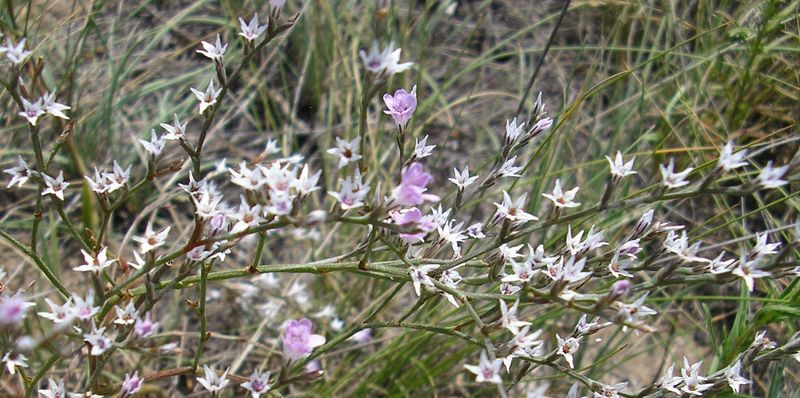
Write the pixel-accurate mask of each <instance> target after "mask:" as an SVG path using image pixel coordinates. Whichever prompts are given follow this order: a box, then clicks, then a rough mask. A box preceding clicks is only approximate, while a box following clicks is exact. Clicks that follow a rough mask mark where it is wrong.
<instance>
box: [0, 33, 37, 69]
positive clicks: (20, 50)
mask: <svg viewBox="0 0 800 398" xmlns="http://www.w3.org/2000/svg"><path fill="white" fill-rule="evenodd" d="M0 50H1V51H0V53H2V52H5V53H6V57H7V58H8V60H9V61H11V63H13V64H15V65H19V64H22V63H24V62H25V60H26V59H28V57H30V56H31V52H30V51H27V50H25V39H24V38H23V39H21V40H20V41H19V42H18V43H17V44H16V45H14V43H13V42H12V41H11V39H6V45H5V47H2V48H0Z"/></svg>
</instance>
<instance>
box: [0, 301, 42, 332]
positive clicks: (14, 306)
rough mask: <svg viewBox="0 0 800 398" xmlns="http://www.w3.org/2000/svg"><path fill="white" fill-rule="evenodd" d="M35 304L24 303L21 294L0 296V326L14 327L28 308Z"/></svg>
mask: <svg viewBox="0 0 800 398" xmlns="http://www.w3.org/2000/svg"><path fill="white" fill-rule="evenodd" d="M34 305H35V304H34V303H31V302H28V301H25V299H24V298H23V297H22V294H20V293H16V294H14V295H13V296H10V295H8V294H4V295H3V296H0V326H14V325H17V324H19V323H21V322H22V320H23V319H24V318H25V315H26V314H27V312H28V308H30V307H33V306H34Z"/></svg>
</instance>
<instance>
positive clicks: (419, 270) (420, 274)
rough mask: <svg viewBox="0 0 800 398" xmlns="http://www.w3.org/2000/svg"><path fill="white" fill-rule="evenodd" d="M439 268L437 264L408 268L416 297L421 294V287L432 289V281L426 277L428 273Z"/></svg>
mask: <svg viewBox="0 0 800 398" xmlns="http://www.w3.org/2000/svg"><path fill="white" fill-rule="evenodd" d="M437 268H439V264H423V265H420V266H414V267H408V275H409V276H411V282H413V284H414V292H415V293H417V296H419V295H420V294H422V285H425V286H428V287H430V288H434V287H435V286H436V285H434V284H433V279H431V277H430V276H428V273H429V272H431V271H433V270H435V269H437Z"/></svg>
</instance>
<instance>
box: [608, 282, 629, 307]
mask: <svg viewBox="0 0 800 398" xmlns="http://www.w3.org/2000/svg"><path fill="white" fill-rule="evenodd" d="M630 290H631V282H630V281H628V280H627V279H621V280H618V281H616V282H614V284H613V285H611V290H609V291H608V301H609V302H611V301H615V300H618V299H620V298H621V297H623V296H625V295H626V294H628V292H629V291H630Z"/></svg>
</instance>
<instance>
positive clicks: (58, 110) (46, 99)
mask: <svg viewBox="0 0 800 398" xmlns="http://www.w3.org/2000/svg"><path fill="white" fill-rule="evenodd" d="M41 101H42V107H43V108H44V111H45V112H47V113H49V114H51V115H53V116H55V117H58V118H61V119H69V116H67V115H65V114H64V111H66V110H69V109H70V107H69V106H67V105H64V104H59V103H58V102H56V92H55V91H53V92H52V93H50V92H48V93H45V94H44V96H43V97H42V99H41Z"/></svg>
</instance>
